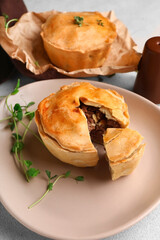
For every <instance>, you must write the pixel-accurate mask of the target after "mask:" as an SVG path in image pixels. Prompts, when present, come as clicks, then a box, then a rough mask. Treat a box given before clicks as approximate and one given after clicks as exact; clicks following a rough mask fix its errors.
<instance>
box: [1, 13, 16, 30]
mask: <svg viewBox="0 0 160 240" xmlns="http://www.w3.org/2000/svg"><path fill="white" fill-rule="evenodd" d="M2 15H3V17H4V18H5V29H6V33H7V30H8V28H9V24H10V23H11V22H17V21H18V19H17V18H13V19H11V20H9V21H8V22H7V20H8V18H9V16H8V15H7V14H6V13H3V14H2Z"/></svg>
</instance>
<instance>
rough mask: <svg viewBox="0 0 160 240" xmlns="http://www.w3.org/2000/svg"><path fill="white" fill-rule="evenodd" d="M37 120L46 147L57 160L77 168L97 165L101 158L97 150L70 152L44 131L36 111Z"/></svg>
mask: <svg viewBox="0 0 160 240" xmlns="http://www.w3.org/2000/svg"><path fill="white" fill-rule="evenodd" d="M35 120H36V124H37V126H38V132H39V134H40V136H41V138H42V140H43V142H44V144H45V146H46V147H47V149H48V150H49V151H50V152H51V153H52V154H53V155H54V156H55V157H56V158H57V159H59V160H61V161H62V162H65V163H69V164H71V165H74V166H77V167H93V166H96V165H97V162H98V160H99V158H98V153H97V150H96V149H93V150H92V151H83V152H74V151H68V150H66V149H64V148H62V147H61V146H60V145H59V144H58V142H57V141H56V140H54V139H53V138H51V137H49V136H48V135H47V134H46V133H45V132H44V131H43V128H42V125H41V122H40V117H39V113H38V111H36V115H35Z"/></svg>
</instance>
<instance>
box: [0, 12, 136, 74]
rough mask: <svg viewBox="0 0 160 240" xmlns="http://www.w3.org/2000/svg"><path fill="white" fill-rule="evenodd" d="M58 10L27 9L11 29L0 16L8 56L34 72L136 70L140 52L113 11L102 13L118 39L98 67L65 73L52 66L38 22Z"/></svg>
mask: <svg viewBox="0 0 160 240" xmlns="http://www.w3.org/2000/svg"><path fill="white" fill-rule="evenodd" d="M56 13H57V11H54V10H53V11H48V12H42V13H35V12H28V13H25V14H23V15H22V17H21V18H20V19H19V21H18V22H17V23H16V24H15V25H14V26H13V27H11V28H8V29H7V31H6V29H5V21H4V17H0V44H1V46H2V47H3V49H4V50H5V51H6V52H7V53H8V55H9V56H10V57H11V58H13V59H17V60H19V61H21V62H23V63H25V64H26V68H27V69H28V70H30V71H31V72H32V73H34V74H36V75H37V74H42V73H44V72H46V71H47V70H48V69H50V68H54V69H56V70H57V71H58V72H59V73H61V74H64V75H67V76H70V77H90V76H97V75H111V74H113V73H122V72H123V73H124V72H130V71H134V70H136V69H137V65H138V62H139V60H140V57H141V54H140V53H137V52H136V50H135V46H136V44H135V42H134V41H133V40H132V38H131V37H130V35H129V33H128V30H127V28H126V27H125V25H124V24H123V23H122V22H121V21H120V20H118V19H117V18H116V16H115V14H114V12H113V11H110V12H104V13H101V14H102V15H103V16H105V17H107V18H109V20H110V21H112V22H113V23H115V25H116V29H117V38H116V40H115V41H114V43H113V44H112V46H111V51H110V53H109V56H108V58H107V59H106V61H105V62H104V64H103V66H102V67H100V68H91V69H81V70H76V71H72V72H66V71H64V70H63V69H60V68H58V67H56V66H54V65H53V64H52V63H51V62H50V60H49V58H48V56H47V54H46V52H45V50H44V47H43V42H42V39H41V36H40V32H41V25H42V24H43V23H44V22H45V21H46V19H47V18H48V16H49V15H50V14H56Z"/></svg>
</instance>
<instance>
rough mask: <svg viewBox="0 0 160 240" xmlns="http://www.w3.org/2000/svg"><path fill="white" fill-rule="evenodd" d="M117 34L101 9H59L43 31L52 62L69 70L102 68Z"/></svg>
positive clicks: (43, 26) (45, 44)
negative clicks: (60, 10) (99, 10)
mask: <svg viewBox="0 0 160 240" xmlns="http://www.w3.org/2000/svg"><path fill="white" fill-rule="evenodd" d="M116 36H117V33H116V27H115V25H114V23H112V22H110V21H109V20H108V19H107V18H105V17H103V16H102V15H101V14H100V13H99V12H67V13H60V12H59V13H57V14H54V15H51V16H50V17H49V18H48V19H47V21H46V22H45V23H44V24H43V25H42V32H41V37H42V39H43V43H44V48H45V50H46V52H47V55H48V56H49V58H50V60H51V62H52V63H53V64H54V65H56V66H57V67H59V68H61V69H64V70H66V71H68V72H70V71H74V70H78V69H84V68H97V67H101V66H102V65H103V63H104V61H105V60H106V58H107V56H108V54H109V50H110V47H111V44H112V43H113V41H114V40H115V38H116Z"/></svg>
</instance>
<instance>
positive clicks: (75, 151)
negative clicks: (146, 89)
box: [36, 82, 129, 167]
mask: <svg viewBox="0 0 160 240" xmlns="http://www.w3.org/2000/svg"><path fill="white" fill-rule="evenodd" d="M36 123H37V126H38V130H39V133H40V135H41V138H42V140H43V141H44V144H45V145H46V147H47V148H48V150H49V151H50V152H51V153H52V154H53V155H54V156H55V157H57V158H58V159H60V160H61V161H63V162H66V163H69V164H72V165H75V166H78V167H87V166H95V165H96V164H97V162H98V154H97V150H96V148H95V147H94V145H93V143H92V142H98V143H101V144H102V143H103V134H104V133H105V131H106V129H107V128H125V127H127V126H128V124H129V114H128V107H127V104H126V103H125V101H124V98H123V96H121V95H120V94H118V93H117V92H116V91H114V90H110V89H101V88H97V87H95V86H93V85H91V84H90V83H88V82H74V83H72V84H71V85H65V86H63V87H61V88H60V90H59V91H58V92H57V93H55V94H51V95H50V96H48V97H46V98H45V99H44V100H42V101H41V102H40V104H39V106H38V109H37V111H36Z"/></svg>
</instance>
